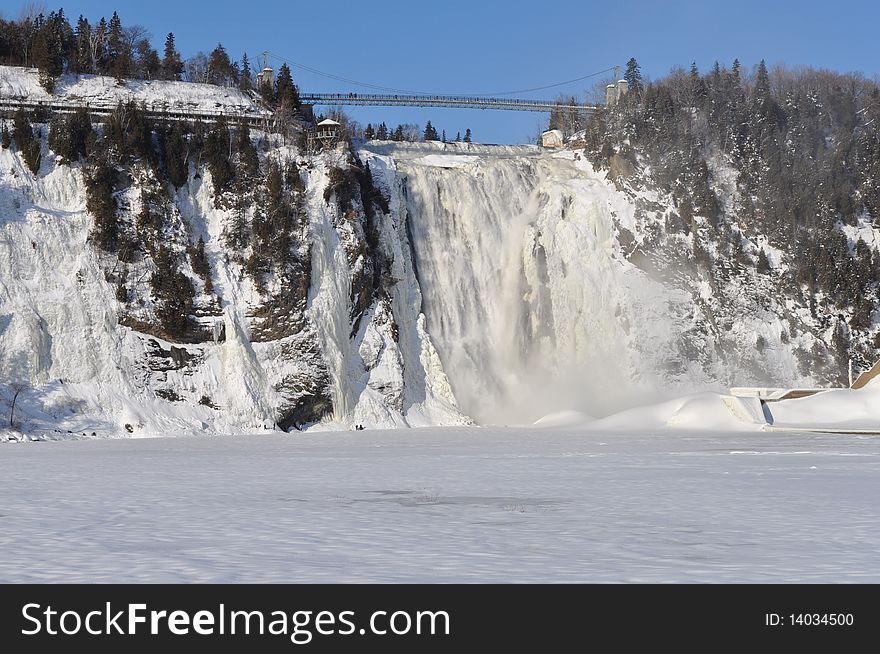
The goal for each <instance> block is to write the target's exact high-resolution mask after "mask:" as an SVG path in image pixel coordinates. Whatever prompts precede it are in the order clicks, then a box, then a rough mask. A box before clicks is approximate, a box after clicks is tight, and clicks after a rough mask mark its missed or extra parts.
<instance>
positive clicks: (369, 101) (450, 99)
mask: <svg viewBox="0 0 880 654" xmlns="http://www.w3.org/2000/svg"><path fill="white" fill-rule="evenodd" d="M300 100H301V101H302V102H303V104H311V105H321V106H357V107H366V106H374V107H445V108H447V109H497V110H502V111H542V112H547V113H549V112H551V111H575V112H578V113H582V114H586V115H588V116H590V115H592V114H593V113H594V112H595V111H596V110H597V109H598V106H596V105H590V104H566V103H562V102H559V101H555V100H519V99H515V98H481V97H472V96H456V95H401V94H387V93H385V94H375V93H353V92H352V93H300Z"/></svg>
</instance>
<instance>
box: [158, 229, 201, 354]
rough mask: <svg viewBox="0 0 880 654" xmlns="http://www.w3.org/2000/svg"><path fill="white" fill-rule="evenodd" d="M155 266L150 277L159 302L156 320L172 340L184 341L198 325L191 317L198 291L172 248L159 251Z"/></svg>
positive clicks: (159, 249)
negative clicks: (184, 271)
mask: <svg viewBox="0 0 880 654" xmlns="http://www.w3.org/2000/svg"><path fill="white" fill-rule="evenodd" d="M153 263H154V264H155V265H156V271H155V272H154V273H153V275H152V276H151V277H150V287H151V289H152V291H153V296H154V297H155V300H156V301H155V305H156V317H157V318H158V319H159V323H160V325H161V327H162V330H163V331H164V332H165V335H166V336H168V337H169V338H170V339H171V340H180V339H184V338H186V336H187V334H188V333H189V332H190V331H191V330H192V328H193V326H194V325H193V319H192V317H191V314H192V310H193V296H194V295H195V288H194V287H193V284H192V281H191V280H190V278H189V277H187V276H186V275H185V274H183V273H182V272H181V271H180V269H179V263H180V262H179V261H178V259H177V257H176V256H175V255H174V254H173V253H172V252H171V250H170V249H169V248H168V247H166V246H164V245H161V246H160V247H159V248H158V250H157V252H156V255H155V256H154V258H153Z"/></svg>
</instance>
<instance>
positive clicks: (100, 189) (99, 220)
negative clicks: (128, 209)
mask: <svg viewBox="0 0 880 654" xmlns="http://www.w3.org/2000/svg"><path fill="white" fill-rule="evenodd" d="M115 177H116V171H115V170H114V169H113V166H112V165H111V164H110V160H109V159H108V158H107V157H106V156H101V157H99V158H98V159H97V161H95V163H94V164H93V165H92V166H91V167H90V168H89V169H88V170H87V171H86V208H87V209H88V210H89V213H91V214H92V216H94V218H95V227H94V229H93V231H92V238H93V240H94V241H95V242H96V244H97V245H98V247H99V248H101V249H102V250H104V251H106V252H115V251H116V248H117V246H118V243H119V219H118V216H117V215H116V208H117V207H116V198H115V197H114V196H113V192H114V188H113V187H114V179H115Z"/></svg>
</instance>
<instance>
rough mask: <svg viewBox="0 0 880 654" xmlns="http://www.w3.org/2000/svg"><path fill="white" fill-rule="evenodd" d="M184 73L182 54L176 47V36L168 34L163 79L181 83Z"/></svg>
mask: <svg viewBox="0 0 880 654" xmlns="http://www.w3.org/2000/svg"><path fill="white" fill-rule="evenodd" d="M182 73H183V61H182V60H181V59H180V53H178V52H177V49H176V48H175V47H174V34H173V33H172V32H168V36H167V37H165V56H164V57H163V58H162V76H163V79H166V80H173V81H180V76H181V74H182Z"/></svg>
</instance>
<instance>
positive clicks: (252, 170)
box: [236, 123, 260, 179]
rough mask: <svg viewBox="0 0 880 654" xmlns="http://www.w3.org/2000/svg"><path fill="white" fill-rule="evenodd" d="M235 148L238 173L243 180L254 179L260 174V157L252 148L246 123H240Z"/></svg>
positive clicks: (252, 144)
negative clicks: (236, 150)
mask: <svg viewBox="0 0 880 654" xmlns="http://www.w3.org/2000/svg"><path fill="white" fill-rule="evenodd" d="M236 147H237V149H238V173H239V174H240V175H241V177H242V178H244V179H251V178H253V177H256V175H257V174H258V173H259V172H260V157H259V155H258V154H257V149H256V148H255V147H254V142H253V141H251V131H250V129H249V128H248V126H247V123H242V124H241V126H240V127H239V128H238V139H237V141H236Z"/></svg>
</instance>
